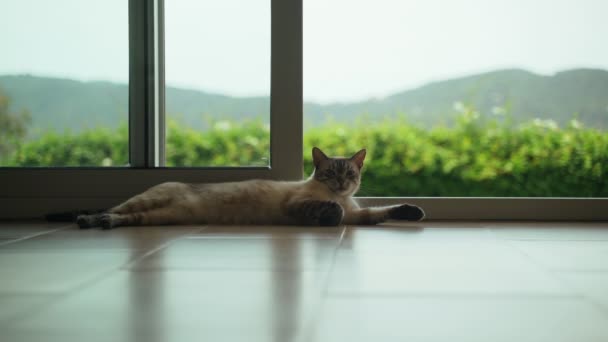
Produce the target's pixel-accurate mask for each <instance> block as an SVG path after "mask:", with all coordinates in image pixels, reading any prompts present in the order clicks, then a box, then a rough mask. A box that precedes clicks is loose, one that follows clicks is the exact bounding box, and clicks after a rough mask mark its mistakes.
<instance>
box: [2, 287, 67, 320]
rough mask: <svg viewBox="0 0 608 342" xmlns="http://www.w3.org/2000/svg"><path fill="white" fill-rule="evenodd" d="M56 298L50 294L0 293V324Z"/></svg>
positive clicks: (19, 316) (21, 315) (17, 317)
mask: <svg viewBox="0 0 608 342" xmlns="http://www.w3.org/2000/svg"><path fill="white" fill-rule="evenodd" d="M53 298H56V296H52V295H2V294H0V326H1V325H2V324H8V323H10V322H11V320H13V319H19V318H21V317H23V316H24V315H27V314H29V313H31V312H32V310H35V309H36V308H39V307H41V306H43V305H44V304H47V303H49V302H51V301H52V300H53Z"/></svg>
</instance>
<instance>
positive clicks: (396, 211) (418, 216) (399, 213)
mask: <svg viewBox="0 0 608 342" xmlns="http://www.w3.org/2000/svg"><path fill="white" fill-rule="evenodd" d="M388 214H389V218H390V219H393V220H406V221H421V220H422V219H424V216H425V213H424V210H422V208H420V207H418V206H415V205H411V204H402V205H400V206H397V207H393V208H391V209H390V210H389V212H388Z"/></svg>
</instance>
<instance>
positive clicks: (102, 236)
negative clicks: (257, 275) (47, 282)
mask: <svg viewBox="0 0 608 342" xmlns="http://www.w3.org/2000/svg"><path fill="white" fill-rule="evenodd" d="M200 229H202V228H201V227H197V226H175V227H163V226H160V227H158V226H151V227H124V228H118V229H112V230H101V229H78V228H77V227H75V226H71V227H70V228H68V229H63V230H60V231H56V232H53V233H50V234H44V235H40V236H35V237H33V238H29V239H25V240H22V241H19V242H18V243H11V244H7V245H5V246H2V248H3V249H10V250H26V251H27V250H61V251H64V252H67V251H79V250H91V249H96V250H97V249H110V250H139V251H141V250H149V249H152V248H156V247H158V246H159V245H161V244H164V243H166V242H168V241H170V240H172V239H175V238H177V237H180V236H184V235H187V234H191V233H193V232H196V231H198V230H200Z"/></svg>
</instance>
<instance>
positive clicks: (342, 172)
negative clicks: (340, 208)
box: [312, 147, 365, 196]
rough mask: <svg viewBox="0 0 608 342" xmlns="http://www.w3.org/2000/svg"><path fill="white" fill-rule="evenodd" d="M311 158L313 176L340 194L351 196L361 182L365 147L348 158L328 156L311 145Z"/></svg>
mask: <svg viewBox="0 0 608 342" xmlns="http://www.w3.org/2000/svg"><path fill="white" fill-rule="evenodd" d="M312 160H313V162H314V164H315V172H314V173H313V178H314V179H315V180H317V181H319V182H321V183H323V184H325V185H327V187H328V188H329V189H330V190H331V191H332V192H334V193H336V194H338V195H340V196H352V195H354V194H355V193H356V192H357V190H359V185H360V184H361V168H363V161H364V160H365V149H363V150H361V151H359V152H357V153H355V154H354V155H353V156H352V157H350V158H342V157H335V158H330V157H328V156H326V155H325V153H323V151H321V150H320V149H319V148H317V147H313V149H312Z"/></svg>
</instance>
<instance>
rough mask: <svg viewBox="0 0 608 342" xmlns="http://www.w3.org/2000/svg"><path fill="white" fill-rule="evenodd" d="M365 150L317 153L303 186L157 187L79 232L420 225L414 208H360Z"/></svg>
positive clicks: (90, 218) (87, 219)
mask: <svg viewBox="0 0 608 342" xmlns="http://www.w3.org/2000/svg"><path fill="white" fill-rule="evenodd" d="M365 154H366V150H365V149H362V150H360V151H359V152H357V153H355V154H354V155H353V156H352V157H350V158H342V157H335V158H330V157H327V156H326V155H325V153H323V151H321V150H320V149H319V148H317V147H314V148H313V149H312V157H313V163H314V172H313V173H312V175H311V176H310V177H309V178H308V179H306V180H303V181H291V182H289V181H273V180H259V179H256V180H248V181H242V182H233V183H209V184H189V183H178V182H168V183H162V184H160V185H156V186H154V187H152V188H150V189H148V190H146V191H145V192H143V193H141V194H139V195H136V196H134V197H132V198H131V199H129V200H127V201H126V202H124V203H122V204H120V205H118V206H116V207H114V208H112V209H110V210H108V211H107V212H105V213H101V214H93V215H80V216H78V217H77V219H76V222H77V224H78V225H79V226H80V228H91V227H99V226H101V227H102V228H103V229H111V228H114V227H118V226H131V225H168V224H174V225H178V224H243V225H246V224H270V225H313V226H337V225H340V224H349V225H375V224H378V223H382V222H385V221H386V220H389V219H394V220H408V221H419V220H422V219H423V218H424V216H425V213H424V211H423V210H422V209H421V208H419V207H417V206H415V205H410V204H401V205H394V206H386V207H372V208H360V207H359V205H358V204H357V202H356V201H355V200H354V199H353V197H352V196H353V195H354V194H355V193H356V192H357V191H358V190H359V186H360V184H361V169H362V168H363V161H364V160H365Z"/></svg>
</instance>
